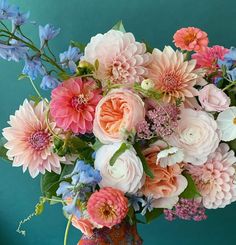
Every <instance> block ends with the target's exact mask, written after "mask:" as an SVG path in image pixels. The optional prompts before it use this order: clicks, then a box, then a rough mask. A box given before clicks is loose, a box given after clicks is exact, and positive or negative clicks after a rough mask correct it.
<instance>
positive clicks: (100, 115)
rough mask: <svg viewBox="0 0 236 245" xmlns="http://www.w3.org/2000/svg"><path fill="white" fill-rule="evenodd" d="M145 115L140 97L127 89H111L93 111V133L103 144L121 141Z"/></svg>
mask: <svg viewBox="0 0 236 245" xmlns="http://www.w3.org/2000/svg"><path fill="white" fill-rule="evenodd" d="M144 116H145V110H144V103H143V101H142V99H141V98H140V97H139V96H138V95H137V94H134V93H133V92H131V91H129V90H127V89H119V90H113V91H112V92H111V93H109V94H108V95H107V96H105V97H104V98H103V99H101V100H100V102H99V103H98V105H97V108H96V112H95V119H94V125H93V133H94V135H95V136H96V137H97V138H98V139H99V140H100V141H101V142H102V143H104V144H109V143H114V142H121V141H122V140H123V138H124V131H131V130H132V129H134V128H135V127H136V125H137V123H138V122H140V121H142V120H143V119H144Z"/></svg>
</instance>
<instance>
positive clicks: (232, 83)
mask: <svg viewBox="0 0 236 245" xmlns="http://www.w3.org/2000/svg"><path fill="white" fill-rule="evenodd" d="M227 80H228V79H227ZM228 81H229V80H228ZM234 85H236V81H231V83H230V84H229V85H228V86H226V87H225V88H223V91H225V90H227V89H229V88H231V87H232V86H234Z"/></svg>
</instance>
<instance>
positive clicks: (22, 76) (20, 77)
mask: <svg viewBox="0 0 236 245" xmlns="http://www.w3.org/2000/svg"><path fill="white" fill-rule="evenodd" d="M26 78H28V76H27V75H25V74H20V75H19V77H18V80H23V79H26Z"/></svg>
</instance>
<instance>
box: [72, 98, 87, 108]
mask: <svg viewBox="0 0 236 245" xmlns="http://www.w3.org/2000/svg"><path fill="white" fill-rule="evenodd" d="M87 103H88V99H87V98H86V96H85V95H84V94H79V95H77V96H74V97H73V98H72V99H71V105H72V107H73V108H74V109H76V110H77V111H80V110H81V106H83V105H85V104H87Z"/></svg>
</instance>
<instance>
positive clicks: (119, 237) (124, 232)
mask: <svg viewBox="0 0 236 245" xmlns="http://www.w3.org/2000/svg"><path fill="white" fill-rule="evenodd" d="M142 244H143V240H142V239H141V237H140V236H139V234H138V231H137V226H136V224H135V225H130V224H129V223H128V222H122V223H121V224H119V225H116V226H113V227H112V228H111V229H110V228H107V227H105V228H102V229H95V230H94V233H93V236H91V237H87V236H85V235H83V236H82V237H81V239H80V241H79V243H78V245H142Z"/></svg>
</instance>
